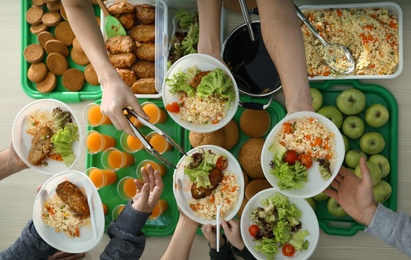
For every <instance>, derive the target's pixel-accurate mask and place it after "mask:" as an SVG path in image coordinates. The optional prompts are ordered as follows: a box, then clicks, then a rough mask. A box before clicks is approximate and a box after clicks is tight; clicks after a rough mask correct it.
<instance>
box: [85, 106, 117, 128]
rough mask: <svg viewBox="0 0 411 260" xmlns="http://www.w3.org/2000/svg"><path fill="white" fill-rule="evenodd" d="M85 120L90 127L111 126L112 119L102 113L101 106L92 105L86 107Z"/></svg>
mask: <svg viewBox="0 0 411 260" xmlns="http://www.w3.org/2000/svg"><path fill="white" fill-rule="evenodd" d="M83 120H84V122H85V123H86V124H88V125H90V126H99V125H108V124H111V120H110V118H109V117H108V116H106V115H105V114H103V113H102V112H101V110H100V105H99V104H96V103H90V104H88V105H87V106H85V107H84V109H83Z"/></svg>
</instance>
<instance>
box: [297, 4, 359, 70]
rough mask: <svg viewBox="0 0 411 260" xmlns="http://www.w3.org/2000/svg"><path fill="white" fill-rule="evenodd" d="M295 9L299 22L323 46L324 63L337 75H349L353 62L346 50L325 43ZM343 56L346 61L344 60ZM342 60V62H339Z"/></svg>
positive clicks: (343, 47)
mask: <svg viewBox="0 0 411 260" xmlns="http://www.w3.org/2000/svg"><path fill="white" fill-rule="evenodd" d="M295 8H296V10H297V16H298V18H300V20H301V21H302V22H303V23H304V24H305V25H306V26H307V27H308V29H310V31H311V32H312V33H313V34H314V35H315V37H317V39H318V40H319V41H320V42H321V43H322V44H323V45H324V47H325V50H324V57H323V58H324V60H325V63H326V64H327V65H328V66H329V67H330V68H331V69H332V70H334V71H335V72H337V73H340V74H344V75H347V74H351V73H352V72H353V71H354V69H355V61H354V58H353V57H352V55H351V52H350V51H349V50H348V48H347V47H346V46H344V45H341V44H329V43H327V42H326V41H325V40H324V39H323V38H322V37H321V35H320V34H319V33H318V32H317V31H316V30H315V29H314V27H313V26H312V25H311V23H310V22H309V21H308V20H307V18H306V17H305V15H304V14H303V12H301V10H300V9H299V8H298V7H297V6H295ZM344 56H345V58H346V60H344V58H343V57H344ZM342 60H344V62H341V61H342ZM343 64H345V66H342V65H343ZM338 65H340V66H341V67H339V66H338Z"/></svg>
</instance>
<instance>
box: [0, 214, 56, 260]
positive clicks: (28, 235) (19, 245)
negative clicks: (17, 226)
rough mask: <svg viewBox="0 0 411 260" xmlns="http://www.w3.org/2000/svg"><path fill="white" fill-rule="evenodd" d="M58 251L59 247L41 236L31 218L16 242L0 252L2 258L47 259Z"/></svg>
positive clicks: (6, 259) (5, 259)
mask: <svg viewBox="0 0 411 260" xmlns="http://www.w3.org/2000/svg"><path fill="white" fill-rule="evenodd" d="M56 252H57V249H55V248H53V247H51V246H50V245H49V244H47V243H46V242H45V241H44V240H43V239H42V238H41V237H40V236H39V234H38V233H37V231H36V228H35V227H34V225H33V221H32V220H30V221H29V222H28V223H27V225H26V226H25V227H24V229H23V231H22V232H21V236H20V237H19V238H18V239H17V240H16V242H15V243H14V244H12V245H11V246H10V247H9V248H7V249H6V250H4V251H3V252H1V253H0V259H4V260H8V259H10V260H11V259H13V260H14V259H47V258H48V257H49V256H50V255H53V254H55V253H56Z"/></svg>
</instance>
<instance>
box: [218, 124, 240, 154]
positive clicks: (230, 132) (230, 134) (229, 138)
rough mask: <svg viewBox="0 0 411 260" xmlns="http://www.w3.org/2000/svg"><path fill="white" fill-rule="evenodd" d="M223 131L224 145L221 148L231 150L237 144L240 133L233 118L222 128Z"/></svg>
mask: <svg viewBox="0 0 411 260" xmlns="http://www.w3.org/2000/svg"><path fill="white" fill-rule="evenodd" d="M222 129H223V131H224V145H223V148H224V149H226V150H231V149H233V148H234V146H236V145H237V143H238V140H239V139H240V133H239V132H238V125H237V123H236V122H235V121H234V120H230V122H228V124H226V125H225V126H224V127H223V128H222Z"/></svg>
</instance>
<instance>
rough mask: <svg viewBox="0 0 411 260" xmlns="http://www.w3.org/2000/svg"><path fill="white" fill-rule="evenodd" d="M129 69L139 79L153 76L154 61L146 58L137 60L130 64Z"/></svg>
mask: <svg viewBox="0 0 411 260" xmlns="http://www.w3.org/2000/svg"><path fill="white" fill-rule="evenodd" d="M131 69H132V70H133V71H134V72H135V73H136V74H137V77H138V78H139V79H141V78H154V77H155V64H154V61H148V60H141V61H137V62H136V63H134V64H133V65H132V66H131Z"/></svg>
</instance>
